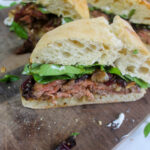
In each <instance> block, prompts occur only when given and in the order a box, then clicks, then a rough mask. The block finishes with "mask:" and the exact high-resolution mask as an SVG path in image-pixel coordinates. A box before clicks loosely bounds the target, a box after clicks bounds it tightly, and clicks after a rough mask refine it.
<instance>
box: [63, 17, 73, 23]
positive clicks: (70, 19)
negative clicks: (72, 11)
mask: <svg viewBox="0 0 150 150" xmlns="http://www.w3.org/2000/svg"><path fill="white" fill-rule="evenodd" d="M64 21H65V22H66V23H68V22H72V21H73V19H72V18H70V17H64Z"/></svg>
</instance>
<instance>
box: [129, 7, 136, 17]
mask: <svg viewBox="0 0 150 150" xmlns="http://www.w3.org/2000/svg"><path fill="white" fill-rule="evenodd" d="M135 11H136V10H135V9H131V11H130V12H129V14H128V18H129V19H130V18H131V17H132V16H133V15H134V14H135Z"/></svg>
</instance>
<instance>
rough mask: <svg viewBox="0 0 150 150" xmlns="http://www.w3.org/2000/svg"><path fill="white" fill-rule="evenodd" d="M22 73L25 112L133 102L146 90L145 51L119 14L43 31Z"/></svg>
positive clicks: (149, 59) (148, 64) (149, 63)
mask: <svg viewBox="0 0 150 150" xmlns="http://www.w3.org/2000/svg"><path fill="white" fill-rule="evenodd" d="M23 74H25V75H29V76H30V77H29V78H28V79H27V80H26V81H25V82H24V83H23V84H22V86H21V97H22V103H23V105H24V106H25V107H29V108H37V109H44V108H53V107H65V106H74V105H83V104H99V103H114V102H128V101H135V100H138V99H140V98H141V97H143V96H144V94H145V92H146V89H147V88H149V86H150V84H149V83H150V78H149V76H150V52H149V51H148V50H147V49H146V47H145V46H144V44H143V43H142V42H141V40H140V38H139V37H138V36H137V34H136V33H135V32H134V30H133V29H132V27H131V26H130V25H129V24H128V23H127V22H126V21H124V20H123V19H121V18H120V17H119V16H116V17H115V18H114V21H113V23H112V24H109V22H108V21H107V20H106V19H105V18H104V17H99V18H94V19H81V20H78V21H74V22H71V23H68V24H65V25H62V26H60V27H58V28H56V29H54V30H53V31H50V32H48V33H46V34H45V35H44V36H43V37H42V38H41V40H40V41H39V42H38V44H37V45H36V47H35V49H34V51H33V53H32V54H31V57H30V63H29V64H28V65H26V66H25V68H24V71H23Z"/></svg>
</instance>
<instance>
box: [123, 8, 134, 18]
mask: <svg viewBox="0 0 150 150" xmlns="http://www.w3.org/2000/svg"><path fill="white" fill-rule="evenodd" d="M135 11H136V10H135V9H131V10H130V12H129V14H128V15H126V14H122V15H120V17H121V18H123V19H126V20H128V19H130V18H131V17H132V16H133V15H134V14H135Z"/></svg>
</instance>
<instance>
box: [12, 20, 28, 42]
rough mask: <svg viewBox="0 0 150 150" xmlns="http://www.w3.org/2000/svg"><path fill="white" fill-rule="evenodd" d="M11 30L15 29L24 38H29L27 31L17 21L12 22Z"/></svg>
mask: <svg viewBox="0 0 150 150" xmlns="http://www.w3.org/2000/svg"><path fill="white" fill-rule="evenodd" d="M10 31H14V32H15V33H16V34H17V35H18V36H19V37H21V38H23V39H27V38H28V33H27V31H26V30H25V29H24V28H23V27H22V26H21V25H19V24H18V23H16V22H15V21H14V22H13V23H12V25H11V27H10Z"/></svg>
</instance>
